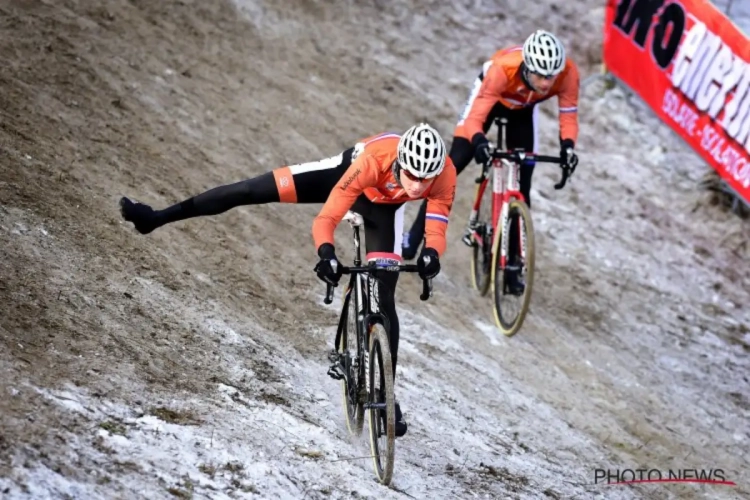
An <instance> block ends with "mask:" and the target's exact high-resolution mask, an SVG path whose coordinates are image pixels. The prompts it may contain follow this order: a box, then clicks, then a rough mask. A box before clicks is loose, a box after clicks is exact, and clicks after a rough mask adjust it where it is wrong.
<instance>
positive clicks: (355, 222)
mask: <svg viewBox="0 0 750 500" xmlns="http://www.w3.org/2000/svg"><path fill="white" fill-rule="evenodd" d="M344 220H345V221H347V222H349V225H350V226H352V231H354V265H355V266H361V265H362V246H361V244H360V238H359V228H360V226H362V224H364V222H365V221H364V219H363V218H362V216H361V215H360V214H358V213H356V212H352V211H351V210H349V211H347V212H346V215H344Z"/></svg>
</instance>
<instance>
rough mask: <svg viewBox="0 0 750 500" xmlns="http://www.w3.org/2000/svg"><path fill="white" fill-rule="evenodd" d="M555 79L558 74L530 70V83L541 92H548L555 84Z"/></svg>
mask: <svg viewBox="0 0 750 500" xmlns="http://www.w3.org/2000/svg"><path fill="white" fill-rule="evenodd" d="M555 80H557V75H555V76H542V75H537V74H536V73H532V72H531V71H529V83H530V84H531V86H532V87H534V90H536V91H537V92H538V93H540V94H546V93H547V92H549V90H550V89H551V88H552V85H554V84H555Z"/></svg>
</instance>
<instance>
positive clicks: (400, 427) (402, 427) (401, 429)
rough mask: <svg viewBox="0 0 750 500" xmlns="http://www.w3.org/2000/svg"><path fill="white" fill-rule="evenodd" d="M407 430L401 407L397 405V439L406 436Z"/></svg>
mask: <svg viewBox="0 0 750 500" xmlns="http://www.w3.org/2000/svg"><path fill="white" fill-rule="evenodd" d="M407 429H408V426H407V425H406V420H404V415H403V414H402V413H401V405H400V404H398V403H396V437H401V436H403V435H404V434H406V430H407Z"/></svg>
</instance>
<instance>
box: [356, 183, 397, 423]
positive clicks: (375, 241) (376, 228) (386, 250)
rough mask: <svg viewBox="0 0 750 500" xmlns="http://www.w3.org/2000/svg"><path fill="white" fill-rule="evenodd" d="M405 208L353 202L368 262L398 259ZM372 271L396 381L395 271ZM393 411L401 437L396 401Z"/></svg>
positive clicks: (395, 261)
mask: <svg viewBox="0 0 750 500" xmlns="http://www.w3.org/2000/svg"><path fill="white" fill-rule="evenodd" d="M405 208H406V207H405V205H390V204H375V203H371V202H370V201H368V200H367V199H366V198H365V197H363V196H360V197H359V198H358V199H357V201H356V202H355V203H354V205H353V207H352V210H353V211H355V212H357V213H359V214H360V215H362V217H363V218H364V220H365V249H366V252H367V255H366V259H367V261H368V262H372V261H374V260H377V259H384V260H390V261H393V262H394V263H400V262H401V260H402V259H401V247H402V234H403V225H404V210H405ZM373 274H374V276H375V277H376V278H378V280H379V287H378V296H377V301H378V307H379V309H380V312H381V313H383V315H384V316H385V317H386V318H388V344H389V345H390V348H391V349H390V350H391V364H392V368H393V379H394V382H395V379H396V363H397V361H398V344H399V335H400V325H399V320H398V313H397V312H396V300H395V293H396V284H397V283H398V273H395V272H392V271H377V272H375V273H373ZM395 410H396V414H395V420H396V436H397V437H400V436H403V435H404V434H406V430H407V424H406V421H405V420H404V418H403V414H402V413H401V405H400V404H399V403H398V401H397V402H396V408H395Z"/></svg>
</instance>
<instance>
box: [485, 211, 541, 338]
mask: <svg viewBox="0 0 750 500" xmlns="http://www.w3.org/2000/svg"><path fill="white" fill-rule="evenodd" d="M513 218H517V219H518V228H519V232H520V235H519V253H520V255H519V257H520V268H519V269H511V268H510V266H508V263H507V262H505V263H503V262H502V260H501V253H504V254H505V255H508V251H507V250H508V242H507V241H502V234H503V231H502V230H500V229H499V230H498V231H497V234H495V238H494V242H493V245H492V248H493V252H492V294H493V295H494V299H495V300H494V315H495V324H496V325H497V327H498V328H499V329H500V331H501V332H502V333H503V335H506V336H508V337H510V336H512V335H515V334H516V332H518V330H519V329H520V328H521V326H522V325H523V321H524V319H525V318H526V314H527V313H528V310H529V303H530V302H531V290H532V286H533V283H534V250H535V248H534V226H533V224H532V222H531V213H530V212H529V207H528V205H527V204H526V203H525V202H524V201H523V200H511V202H510V203H509V205H508V219H507V221H506V223H508V224H509V223H510V221H511V220H513ZM501 247H502V249H504V252H501ZM509 271H511V272H516V273H517V274H515V276H516V278H515V279H516V280H519V281H517V283H522V284H523V286H522V287H520V288H523V291H522V292H520V293H519V292H518V288H519V287H518V286H516V290H510V285H511V284H510V283H509V282H508V281H509V280H507V279H506V278H507V277H508V272H509Z"/></svg>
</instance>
